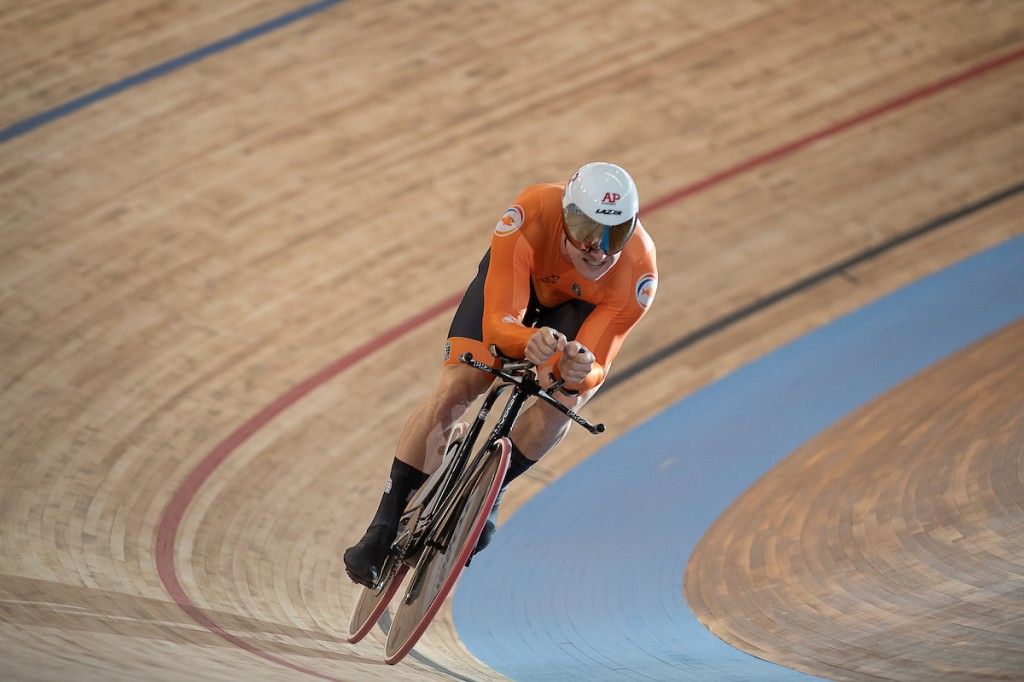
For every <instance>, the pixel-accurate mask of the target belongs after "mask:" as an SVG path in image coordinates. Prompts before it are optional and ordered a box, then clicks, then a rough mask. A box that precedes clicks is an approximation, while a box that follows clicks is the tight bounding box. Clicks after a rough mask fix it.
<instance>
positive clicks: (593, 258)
mask: <svg viewBox="0 0 1024 682" xmlns="http://www.w3.org/2000/svg"><path fill="white" fill-rule="evenodd" d="M620 253H621V252H620ZM562 255H563V256H564V257H565V259H566V260H568V261H569V262H570V263H572V266H573V267H574V268H576V271H577V272H579V273H580V275H581V276H582V277H583V279H586V280H590V281H591V282H594V281H597V280H599V279H601V277H603V276H604V274H605V273H606V272H608V271H609V270H611V268H612V266H613V265H615V263H616V262H617V261H618V260H619V254H618V253H616V254H614V255H612V256H609V255H608V254H607V253H606V252H605V251H604V250H603V249H601V248H594V249H587V250H583V249H579V248H576V247H575V246H573V245H572V242H570V241H569V239H568V238H567V237H565V236H563V237H562Z"/></svg>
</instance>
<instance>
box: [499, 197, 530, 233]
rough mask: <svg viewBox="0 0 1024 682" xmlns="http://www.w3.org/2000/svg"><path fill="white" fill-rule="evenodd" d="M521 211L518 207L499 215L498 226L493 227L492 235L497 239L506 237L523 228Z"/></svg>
mask: <svg viewBox="0 0 1024 682" xmlns="http://www.w3.org/2000/svg"><path fill="white" fill-rule="evenodd" d="M523 217H524V214H523V209H522V207H520V206H518V205H517V206H513V207H512V208H510V209H508V210H507V211H505V212H504V213H502V214H501V218H499V219H498V224H497V225H495V226H494V233H495V234H496V235H498V236H499V237H506V236H508V235H510V234H512V233H513V232H515V231H516V230H518V229H519V228H520V227H522V226H523Z"/></svg>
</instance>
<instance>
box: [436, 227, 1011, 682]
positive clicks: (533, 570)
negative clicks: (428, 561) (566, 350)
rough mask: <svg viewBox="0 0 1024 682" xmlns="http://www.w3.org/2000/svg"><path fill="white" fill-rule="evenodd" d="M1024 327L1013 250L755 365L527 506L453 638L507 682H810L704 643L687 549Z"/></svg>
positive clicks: (466, 582) (904, 293)
mask: <svg viewBox="0 0 1024 682" xmlns="http://www.w3.org/2000/svg"><path fill="white" fill-rule="evenodd" d="M1022 316H1024V236H1021V237H1016V238H1014V239H1011V240H1009V241H1007V242H1005V243H1004V244H1002V245H1000V246H999V247H996V248H994V249H991V250H989V251H986V252H984V253H982V254H979V255H977V256H974V257H972V258H970V259H968V260H966V261H964V262H962V263H959V264H957V265H954V266H952V267H950V268H948V269H946V270H944V271H942V272H940V273H938V274H936V275H933V276H931V277H928V278H926V279H923V280H921V281H919V282H917V283H915V284H913V285H911V286H908V287H907V288H905V289H902V290H900V291H898V292H896V293H894V294H891V295H889V296H887V297H885V298H883V299H881V300H879V301H877V302H876V303H873V304H871V305H870V306H867V307H866V308H863V309H861V310H858V311H856V312H854V313H851V314H849V315H847V316H845V317H843V318H840V319H839V320H836V321H835V322H832V323H831V324H829V325H827V326H825V327H823V328H821V329H819V330H816V331H814V332H812V333H811V334H808V335H807V336H805V337H803V338H801V339H798V340H797V341H795V342H793V343H791V344H789V345H788V346H785V347H783V348H781V349H779V350H778V351H775V352H773V353H771V354H770V355H767V356H765V357H764V358H762V359H759V360H757V361H755V362H753V363H751V364H749V365H747V366H745V367H743V368H741V369H740V370H738V371H736V372H735V373H733V374H731V375H730V376H728V377H726V378H725V379H723V380H721V381H719V382H717V383H715V384H713V385H711V386H709V387H707V388H705V389H703V390H701V391H699V392H697V393H695V394H694V395H692V396H690V397H688V398H686V399H685V400H683V401H681V402H679V403H677V404H676V405H674V406H672V407H670V408H669V409H667V410H666V411H665V412H664V413H662V414H660V415H659V416H657V417H656V418H654V419H652V420H651V421H649V422H648V423H646V424H644V425H642V426H640V427H638V428H636V429H634V430H633V431H630V432H628V433H626V434H625V435H623V436H622V437H621V438H618V439H617V440H615V441H613V442H611V443H610V444H609V445H608V446H607V447H605V448H603V449H602V450H600V451H599V452H597V453H596V454H595V455H594V456H593V457H591V458H590V459H588V460H587V461H585V462H583V463H582V464H580V465H579V466H578V467H576V468H575V469H574V470H573V471H572V472H571V474H570V475H568V476H565V477H563V478H562V479H559V480H558V481H555V482H554V483H553V484H552V485H550V486H548V487H547V488H545V489H544V490H543V491H541V493H539V494H538V495H537V496H536V497H535V498H534V499H532V500H531V501H530V502H529V503H527V504H526V505H524V506H523V507H522V508H521V509H520V510H519V511H518V513H516V514H515V515H514V516H513V517H512V518H511V519H510V520H509V521H508V523H506V524H505V525H504V526H502V527H501V528H500V529H499V531H498V534H497V536H496V538H495V542H494V544H493V545H492V547H491V548H489V549H488V551H487V552H484V553H483V554H481V555H479V556H478V557H477V558H476V559H474V561H473V566H472V567H471V568H470V569H468V570H467V571H466V572H465V574H464V576H463V578H462V581H461V582H460V584H459V587H458V589H457V591H456V594H455V599H454V616H455V624H456V627H457V629H458V632H459V636H460V637H461V638H462V640H463V641H464V642H465V643H466V645H467V646H468V647H469V649H470V651H472V652H473V654H474V655H476V656H477V657H478V658H480V659H481V660H483V661H484V662H485V663H487V664H488V665H489V666H491V667H492V668H494V669H495V670H497V671H499V672H501V673H504V674H505V675H508V676H509V677H511V678H513V679H516V680H529V681H531V682H533V681H543V680H559V681H561V680H674V681H676V680H744V681H746V680H808V679H813V678H811V677H810V676H808V675H803V674H801V673H798V672H795V671H792V670H790V669H788V668H784V667H781V666H777V665H774V664H772V663H768V662H765V661H762V660H760V659H757V658H755V657H753V656H750V655H748V654H746V653H743V652H741V651H738V650H736V649H734V648H732V647H730V646H729V645H727V644H725V643H723V642H721V641H720V640H718V639H717V638H716V637H714V636H713V635H711V634H710V633H709V632H708V631H707V630H706V629H705V628H704V627H703V626H702V625H701V624H700V623H699V622H698V621H697V619H696V618H695V617H694V616H693V614H692V612H691V611H690V610H689V608H688V607H687V605H686V603H685V600H684V599H683V590H682V582H683V572H684V570H685V567H686V562H687V559H688V558H689V556H690V554H691V553H692V551H693V549H694V547H695V546H696V544H697V542H698V540H699V539H700V538H701V536H702V535H703V534H704V533H705V531H706V530H707V529H708V528H709V526H710V525H711V523H712V522H713V521H714V520H715V518H717V517H718V516H719V515H720V514H721V513H722V512H723V511H725V509H726V508H727V507H728V506H729V504H730V503H731V502H732V501H733V500H734V499H736V498H737V497H738V496H739V495H740V494H741V493H742V492H743V491H744V490H745V489H746V488H748V487H749V486H750V485H752V484H753V483H754V482H755V481H756V480H757V479H758V478H759V477H760V476H762V475H763V474H764V473H765V472H767V471H768V470H769V469H770V468H771V467H772V466H774V465H775V464H776V463H777V462H779V461H781V460H782V459H783V458H784V457H785V456H786V455H788V454H789V453H791V452H792V451H794V450H795V449H797V448H798V447H799V446H800V445H801V444H803V443H804V442H806V441H807V440H809V439H810V438H812V437H813V436H814V435H816V434H817V433H819V432H820V431H822V430H823V429H825V428H827V427H829V426H830V425H831V424H833V423H834V422H836V421H837V420H839V419H841V418H842V417H843V416H844V415H846V414H848V413H849V412H850V411H852V410H854V409H856V408H857V407H859V406H861V405H863V404H864V403H866V402H868V401H870V400H872V399H873V398H875V397H877V396H878V395H879V394H881V393H882V392H884V391H886V390H888V389H889V388H892V387H893V386H895V385H897V384H899V383H900V382H902V381H904V380H906V379H908V378H909V377H911V376H913V375H914V374H916V373H917V372H920V371H921V370H923V369H925V368H927V367H929V366H930V365H932V364H933V363H935V362H937V361H939V360H941V359H942V358H944V357H946V356H947V355H949V354H950V353H953V352H955V351H956V350H958V349H960V348H963V347H965V346H967V345H969V344H971V343H973V342H975V341H977V340H979V339H981V338H982V337H984V336H986V335H987V334H989V333H991V332H994V331H996V330H998V329H1000V328H1002V327H1004V326H1005V325H1007V324H1010V323H1012V322H1013V321H1015V320H1017V319H1018V318H1020V317H1022Z"/></svg>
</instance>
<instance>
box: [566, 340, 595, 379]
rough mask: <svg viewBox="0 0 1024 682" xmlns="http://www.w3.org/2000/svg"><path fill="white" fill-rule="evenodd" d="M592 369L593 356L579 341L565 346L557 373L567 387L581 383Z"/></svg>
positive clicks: (570, 342)
mask: <svg viewBox="0 0 1024 682" xmlns="http://www.w3.org/2000/svg"><path fill="white" fill-rule="evenodd" d="M592 369H594V354H593V353H591V352H590V351H589V350H587V348H586V347H585V346H584V345H583V344H581V343H580V342H579V341H569V342H568V343H566V344H565V348H564V350H563V351H562V357H561V359H560V360H559V361H558V371H559V373H560V374H561V375H562V378H563V379H565V383H566V385H567V386H575V385H577V384H581V383H583V380H584V379H586V378H587V375H588V374H590V370H592Z"/></svg>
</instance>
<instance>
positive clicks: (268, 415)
mask: <svg viewBox="0 0 1024 682" xmlns="http://www.w3.org/2000/svg"><path fill="white" fill-rule="evenodd" d="M1021 58H1024V48H1022V49H1019V50H1016V51H1015V52H1010V53H1008V54H1005V55H1003V56H1001V57H997V58H995V59H993V60H991V61H988V62H984V63H982V64H979V65H977V66H974V67H972V68H970V69H967V70H966V71H962V72H960V73H957V74H954V75H952V76H949V77H947V78H944V79H942V80H940V81H936V82H935V83H932V84H930V85H926V86H924V87H922V88H920V89H918V90H914V91H912V92H910V93H907V94H905V95H903V96H901V97H897V98H896V99H894V100H891V101H889V102H886V103H884V104H881V105H879V106H877V107H874V108H873V109H868V110H867V111H864V112H862V113H860V114H857V115H855V116H852V117H850V118H848V119H845V120H843V121H840V122H839V123H836V124H834V125H832V126H829V127H826V128H823V129H821V130H819V131H817V132H814V133H811V134H809V135H807V136H805V137H802V138H799V139H797V140H794V141H792V142H789V143H787V144H784V145H782V146H780V147H777V148H775V149H772V150H770V151H768V152H765V153H764V154H761V155H759V156H755V157H753V158H751V159H749V160H747V161H744V162H742V163H739V164H737V165H735V166H732V167H730V168H726V169H725V170H722V171H719V172H718V173H715V174H714V175H711V176H709V177H707V178H704V179H703V180H700V181H698V182H695V183H693V184H690V185H687V186H685V187H682V188H680V189H678V190H676V191H675V192H672V193H671V194H668V195H666V196H663V197H661V198H659V199H656V200H654V201H653V202H651V203H650V204H647V205H646V207H645V209H644V211H643V212H644V213H653V212H654V211H657V210H659V209H662V208H664V207H666V206H668V205H670V204H673V203H675V202H677V201H680V200H681V199H683V198H685V197H688V196H690V195H693V194H697V193H698V192H701V191H703V190H705V189H708V188H709V187H712V186H714V185H717V184H719V183H721V182H724V181H725V180H728V179H730V178H733V177H736V176H737V175H740V174H742V173H745V172H746V171H749V170H752V169H754V168H757V167H759V166H763V165H766V164H768V163H770V162H772V161H775V160H777V159H780V158H783V157H785V156H788V155H790V154H792V153H794V152H796V151H798V150H800V149H802V148H804V147H807V146H808V145H811V144H813V143H814V142H816V141H818V140H821V139H824V138H826V137H831V136H832V135H835V134H837V133H840V132H842V131H844V130H847V129H849V128H853V127H855V126H857V125H860V124H861V123H865V122H867V121H869V120H872V119H875V118H878V117H880V116H882V115H884V114H886V113H888V112H891V111H894V110H896V109H899V108H902V107H904V106H907V105H909V104H911V103H913V102H916V101H918V100H921V99H924V98H926V97H929V96H931V95H934V94H937V93H939V92H942V91H943V90H948V89H949V88H952V87H954V86H956V85H959V84H960V83H963V82H965V81H968V80H971V79H973V78H977V77H978V76H981V75H983V74H985V73H988V72H990V71H994V70H996V69H998V68H1000V67H1003V66H1006V65H1008V64H1011V63H1014V62H1016V61H1018V60H1020V59H1021ZM461 298H462V293H461V292H460V293H459V294H458V295H455V296H452V297H450V298H448V299H446V300H444V301H441V302H440V303H438V304H436V305H435V306H433V307H432V308H430V309H428V310H426V311H424V312H422V313H420V314H419V315H416V316H415V317H412V318H410V319H409V320H406V321H405V322H403V323H401V324H399V325H397V326H395V327H393V328H391V329H389V330H387V331H385V332H384V333H383V334H380V335H379V336H377V337H376V338H374V339H371V340H370V341H368V342H367V343H365V344H363V345H362V346H360V347H358V348H356V349H355V350H354V351H352V352H351V353H349V354H347V355H345V356H344V357H342V358H340V359H339V360H337V361H336V362H334V363H333V364H331V365H328V366H327V367H325V368H324V369H322V370H320V371H319V372H317V373H315V374H313V375H312V376H310V377H309V378H308V379H306V380H305V381H303V382H302V383H300V384H298V385H297V386H295V387H294V388H292V389H291V390H290V391H288V392H287V393H285V394H284V395H282V396H281V397H279V398H278V399H277V400H275V401H274V402H272V403H271V404H269V405H267V406H266V407H265V408H263V409H262V410H261V411H260V412H259V413H258V414H257V415H256V416H255V417H253V418H252V419H250V420H249V421H247V422H245V423H244V424H243V425H242V426H240V427H239V428H238V429H237V430H235V431H234V432H233V433H232V434H231V435H230V436H228V437H227V438H226V439H224V441H222V442H221V443H220V444H219V445H217V447H215V448H214V449H213V450H212V451H211V452H210V453H209V454H208V455H206V457H204V458H203V459H202V461H200V462H199V464H198V465H197V466H196V468H195V469H193V470H192V471H191V473H189V475H188V476H187V477H186V478H185V480H184V481H183V482H182V483H181V485H180V486H179V487H178V489H177V490H176V491H175V493H174V496H173V497H172V498H171V501H170V502H169V503H168V505H167V507H166V508H165V509H164V512H163V515H162V516H161V518H160V524H159V526H158V527H157V540H156V565H157V572H158V574H159V575H160V580H161V581H162V582H163V584H164V587H165V588H166V589H167V592H168V594H170V596H171V599H173V600H174V602H175V603H176V604H177V605H178V606H180V607H181V608H182V610H183V611H185V613H187V614H188V615H189V616H190V617H191V618H192V619H193V620H195V621H196V622H197V623H199V624H200V625H202V626H203V627H205V628H206V629H207V630H209V631H210V632H212V633H213V634H215V635H217V636H218V637H221V638H222V639H224V640H226V641H228V642H230V643H231V644H234V645H235V646H237V647H239V648H241V649H244V650H245V651H248V652H249V653H252V654H254V655H256V656H259V657H260V658H263V659H265V660H267V661H271V662H273V663H277V664H279V665H283V666H285V667H287V668H290V669H292V670H295V671H298V672H301V673H306V674H308V675H312V676H314V677H318V678H320V679H324V680H332V681H334V682H342V681H341V680H339V679H338V678H336V677H331V676H330V675H326V674H324V673H320V672H317V671H315V670H310V669H308V668H303V667H302V666H298V665H296V664H294V663H290V662H289V661H286V660H284V659H282V658H278V657H277V656H274V655H273V654H270V653H267V652H265V651H263V650H261V649H259V648H257V647H255V646H253V645H251V644H249V643H247V642H245V641H244V640H242V639H241V638H239V637H236V636H235V635H232V634H231V633H229V632H227V631H226V630H224V629H223V628H222V627H220V626H219V625H217V624H216V623H214V622H213V621H212V620H211V619H210V618H209V617H208V616H206V615H205V614H204V613H203V611H202V610H201V609H200V608H199V607H197V606H196V605H195V603H194V602H193V601H192V599H191V597H189V596H188V594H187V593H186V592H185V589H184V588H183V587H182V585H181V582H180V581H179V580H178V575H177V572H176V570H175V565H174V545H175V540H176V538H177V535H178V528H179V527H180V526H181V520H182V518H183V517H184V516H185V512H186V510H187V509H188V506H189V504H191V502H192V500H193V499H194V498H195V496H196V494H197V493H198V492H199V489H200V488H201V487H202V485H203V484H204V483H205V482H206V480H207V479H209V478H210V476H212V475H213V472H214V471H216V469H217V467H219V466H220V465H221V464H222V463H223V462H224V460H225V459H227V457H228V456H229V455H230V454H231V453H232V452H234V451H235V449H236V448H238V447H239V446H240V445H241V444H242V443H244V442H245V441H246V440H248V439H249V438H250V437H251V436H252V435H253V434H254V433H256V432H257V431H259V430H260V429H261V428H263V427H264V426H266V425H267V423H268V422H270V421H271V420H272V419H274V417H276V416H277V415H279V414H280V413H281V412H283V411H284V410H286V409H287V408H288V407H290V406H291V405H294V404H295V403H296V402H298V401H299V400H300V399H302V398H303V397H305V396H306V395H307V394H309V393H310V392H312V391H313V390H314V389H316V388H317V387H318V386H320V385H321V384H324V383H326V382H327V381H328V380H330V379H332V378H333V377H335V376H337V375H338V374H340V373H342V372H343V371H345V370H347V369H348V368H349V367H351V366H353V365H355V364H356V363H357V362H359V361H360V360H363V359H364V358H367V357H369V356H370V355H372V354H373V353H375V352H376V351H378V350H380V349H381V348H383V347H384V346H386V345H388V344H390V343H391V342H392V341H395V340H396V339H399V338H401V337H402V336H405V335H406V334H408V333H409V332H411V331H413V330H414V329H416V328H418V327H420V326H422V325H424V324H426V323H427V322H429V321H431V320H433V319H434V318H435V317H437V316H438V315H440V314H442V313H444V312H446V311H448V310H450V309H452V308H454V307H455V306H457V305H458V303H459V301H460V300H461Z"/></svg>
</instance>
